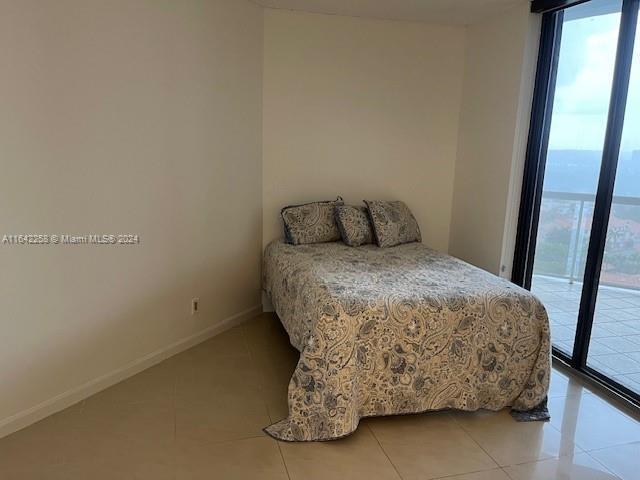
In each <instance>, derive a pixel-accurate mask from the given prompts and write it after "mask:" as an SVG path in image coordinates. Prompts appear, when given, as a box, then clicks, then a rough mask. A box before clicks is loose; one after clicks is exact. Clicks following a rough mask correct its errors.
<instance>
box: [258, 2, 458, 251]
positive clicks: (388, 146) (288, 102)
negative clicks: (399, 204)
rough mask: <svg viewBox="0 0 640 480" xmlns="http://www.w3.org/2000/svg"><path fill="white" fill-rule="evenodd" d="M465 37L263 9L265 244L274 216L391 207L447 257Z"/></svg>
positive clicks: (276, 222) (273, 234) (277, 231)
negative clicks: (338, 205)
mask: <svg viewBox="0 0 640 480" xmlns="http://www.w3.org/2000/svg"><path fill="white" fill-rule="evenodd" d="M463 57H464V29H463V28H462V27H446V26H432V25H427V24H423V23H410V22H397V21H382V20H368V19H361V18H353V17H340V16H330V15H321V14H309V13H300V12H289V11H280V10H265V43H264V93H263V98H264V110H263V113H264V116H263V125H264V129H263V137H264V143H263V204H264V223H263V230H264V236H263V240H264V243H265V244H266V243H267V242H269V241H270V240H272V239H274V238H278V237H280V236H282V229H281V223H280V218H279V211H280V208H281V207H283V206H284V205H287V204H297V203H303V202H306V201H313V200H324V199H331V198H335V196H336V195H342V196H343V197H344V198H345V201H347V202H349V203H360V202H361V201H362V200H363V199H364V198H367V199H401V200H404V201H405V202H406V203H407V204H408V205H409V206H410V207H411V209H412V210H413V212H414V213H415V215H416V217H417V219H418V221H419V223H420V226H421V228H422V233H423V241H424V243H426V244H427V245H430V246H432V247H434V248H436V249H440V250H445V251H446V250H447V248H448V245H449V223H450V218H451V202H452V195H453V178H454V166H455V159H456V149H457V141H458V119H459V113H460V101H461V94H462V72H463Z"/></svg>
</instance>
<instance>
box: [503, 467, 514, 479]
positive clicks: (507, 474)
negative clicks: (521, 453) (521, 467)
mask: <svg viewBox="0 0 640 480" xmlns="http://www.w3.org/2000/svg"><path fill="white" fill-rule="evenodd" d="M506 469H507V467H500V470H502V473H504V474H505V475H506V476H507V478H510V479H511V480H514V478H513V477H512V476H511V475H509V472H507V470H506Z"/></svg>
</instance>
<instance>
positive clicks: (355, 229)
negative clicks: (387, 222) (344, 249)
mask: <svg viewBox="0 0 640 480" xmlns="http://www.w3.org/2000/svg"><path fill="white" fill-rule="evenodd" d="M336 223H337V224H338V230H340V235H341V236H342V241H343V242H344V243H346V244H347V245H349V246H350V247H359V246H360V245H366V244H368V243H373V230H372V229H371V222H370V221H369V214H368V213H367V209H366V208H365V207H354V206H350V205H342V206H338V207H336Z"/></svg>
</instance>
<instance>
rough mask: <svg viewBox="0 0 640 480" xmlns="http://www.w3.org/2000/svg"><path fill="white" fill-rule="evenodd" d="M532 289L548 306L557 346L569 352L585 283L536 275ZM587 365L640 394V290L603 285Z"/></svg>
mask: <svg viewBox="0 0 640 480" xmlns="http://www.w3.org/2000/svg"><path fill="white" fill-rule="evenodd" d="M531 291H532V292H533V293H534V294H535V295H536V296H538V298H540V300H542V302H543V303H544V305H545V307H546V308H547V312H548V313H549V319H550V322H551V339H552V342H553V344H554V346H556V347H558V348H559V349H560V350H562V351H564V352H567V353H569V354H570V353H571V352H572V350H573V341H574V336H575V331H576V321H577V320H576V319H577V314H578V309H579V303H580V295H581V292H582V284H581V283H577V282H576V283H573V284H571V283H569V281H568V280H566V279H559V278H552V277H546V276H541V275H534V278H533V282H532V288H531ZM587 365H588V366H589V367H591V368H594V369H596V370H598V371H600V372H602V373H604V374H605V375H607V376H609V377H611V378H613V379H614V380H616V381H617V382H619V383H621V384H623V385H625V386H627V387H628V388H630V389H632V390H634V391H636V392H638V393H640V291H636V290H630V289H625V288H616V287H600V290H599V292H598V301H597V304H596V314H595V317H594V324H593V331H592V333H591V343H590V346H589V356H588V359H587Z"/></svg>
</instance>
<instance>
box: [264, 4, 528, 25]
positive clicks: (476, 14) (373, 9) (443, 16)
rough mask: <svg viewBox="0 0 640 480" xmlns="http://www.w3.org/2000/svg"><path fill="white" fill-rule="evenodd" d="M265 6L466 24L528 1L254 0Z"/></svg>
mask: <svg viewBox="0 0 640 480" xmlns="http://www.w3.org/2000/svg"><path fill="white" fill-rule="evenodd" d="M253 1H254V2H255V3H259V4H260V5H263V6H265V7H271V8H282V9H288V10H302V11H305V12H315V13H328V14H333V15H348V16H354V17H369V18H385V19H392V20H412V21H418V22H428V23H443V24H456V25H468V24H471V23H475V22H478V21H480V20H483V19H485V18H488V17H490V16H491V15H493V14H495V13H499V12H502V11H504V10H507V9H509V8H511V7H513V6H514V5H518V4H522V3H523V2H528V1H529V0H253Z"/></svg>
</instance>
